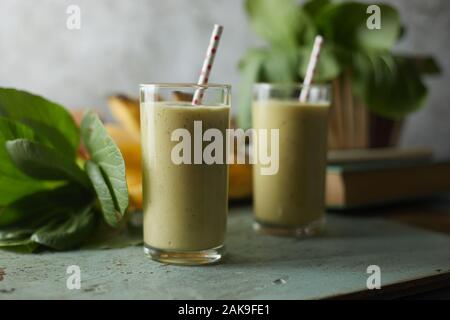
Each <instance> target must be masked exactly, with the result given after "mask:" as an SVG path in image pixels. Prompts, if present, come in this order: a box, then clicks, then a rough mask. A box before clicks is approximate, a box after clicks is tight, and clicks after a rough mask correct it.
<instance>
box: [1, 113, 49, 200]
mask: <svg viewBox="0 0 450 320" xmlns="http://www.w3.org/2000/svg"><path fill="white" fill-rule="evenodd" d="M19 138H25V139H30V140H33V139H34V138H35V135H34V132H33V131H32V130H31V129H30V128H28V127H27V126H24V125H22V124H20V123H18V122H15V121H11V120H9V119H6V118H3V117H0V206H2V205H6V204H8V203H10V202H12V201H14V200H16V199H19V198H20V197H22V196H24V195H27V194H30V193H33V192H36V191H38V190H41V189H44V188H45V187H46V186H45V184H43V183H42V182H40V181H36V180H34V179H31V178H30V177H28V176H26V175H24V174H23V173H22V172H21V171H20V170H19V169H18V168H17V167H16V166H15V165H14V163H13V162H12V161H11V159H10V157H9V155H8V153H7V151H6V142H7V141H8V140H14V139H19Z"/></svg>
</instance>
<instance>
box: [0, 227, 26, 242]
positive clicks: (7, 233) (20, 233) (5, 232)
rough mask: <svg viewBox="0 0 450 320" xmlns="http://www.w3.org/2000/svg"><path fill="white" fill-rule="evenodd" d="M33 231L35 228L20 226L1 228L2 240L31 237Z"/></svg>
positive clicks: (0, 238)
mask: <svg viewBox="0 0 450 320" xmlns="http://www.w3.org/2000/svg"><path fill="white" fill-rule="evenodd" d="M33 232H34V230H33V229H29V228H20V227H12V228H6V229H0V241H5V240H23V239H29V238H30V236H31V235H32V234H33Z"/></svg>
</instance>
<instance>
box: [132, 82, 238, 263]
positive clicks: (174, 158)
mask: <svg viewBox="0 0 450 320" xmlns="http://www.w3.org/2000/svg"><path fill="white" fill-rule="evenodd" d="M230 90H231V89H230V86H228V85H214V84H206V85H197V84H144V85H141V87H140V100H141V107H140V110H141V135H142V159H143V167H142V172H143V210H144V251H145V253H146V254H147V255H149V256H150V257H151V258H152V259H154V260H157V261H160V262H164V263H173V264H187V265H199V264H208V263H214V262H218V261H219V260H220V259H221V258H222V256H223V244H224V238H225V230H226V220H227V212H228V202H227V196H228V165H227V163H226V156H225V154H226V143H227V139H226V137H227V135H226V130H227V129H228V128H229V120H230V119H229V118H230ZM195 95H200V96H201V97H202V100H201V104H194V103H193V102H192V97H193V96H195ZM213 136H214V138H212V137H213ZM218 136H222V144H220V143H218V142H220V141H216V139H217V140H220V138H218ZM213 141H214V142H216V143H214V145H211V144H212V142H213ZM211 155H212V157H211Z"/></svg>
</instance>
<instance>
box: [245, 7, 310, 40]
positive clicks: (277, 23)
mask: <svg viewBox="0 0 450 320" xmlns="http://www.w3.org/2000/svg"><path fill="white" fill-rule="evenodd" d="M245 8H246V11H247V14H248V16H249V18H250V24H251V26H252V28H253V30H254V31H255V32H256V33H257V34H258V35H259V36H261V37H262V38H263V39H265V40H266V41H268V42H269V43H270V44H272V45H275V46H278V47H295V46H296V45H297V44H298V42H299V40H300V39H301V37H302V35H303V32H304V31H305V30H304V29H303V27H304V26H305V24H304V21H303V19H302V16H301V11H300V9H299V7H298V5H297V4H296V3H295V1H293V0H246V1H245Z"/></svg>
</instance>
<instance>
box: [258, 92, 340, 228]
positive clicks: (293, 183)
mask: <svg viewBox="0 0 450 320" xmlns="http://www.w3.org/2000/svg"><path fill="white" fill-rule="evenodd" d="M302 90H308V95H307V98H306V100H304V101H302V102H300V101H299V99H298V97H299V95H300V93H301V92H302ZM330 96H331V92H330V87H329V86H327V85H312V86H309V87H304V86H303V85H301V84H293V85H282V84H256V85H255V86H254V96H253V105H252V117H253V128H254V129H255V130H256V131H255V132H258V129H267V130H278V132H279V141H278V150H279V155H278V156H279V157H278V159H279V166H278V172H276V173H275V174H271V175H265V174H263V171H262V169H263V167H264V165H262V164H261V163H260V161H257V163H256V165H254V166H253V178H254V180H253V181H254V184H253V185H254V191H253V195H254V212H255V223H254V227H255V229H256V230H258V231H260V232H263V233H269V234H273V235H286V236H299V237H301V236H309V235H314V234H316V233H318V232H319V231H320V230H321V229H322V228H323V226H324V224H325V172H326V159H327V127H328V111H329V107H330V101H331V100H330ZM271 143H272V144H273V143H276V142H274V141H272V142H271ZM254 146H255V148H256V147H257V145H256V144H255V141H254ZM271 149H272V150H276V148H273V145H272V148H271ZM256 152H257V151H256V149H254V153H256Z"/></svg>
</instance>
